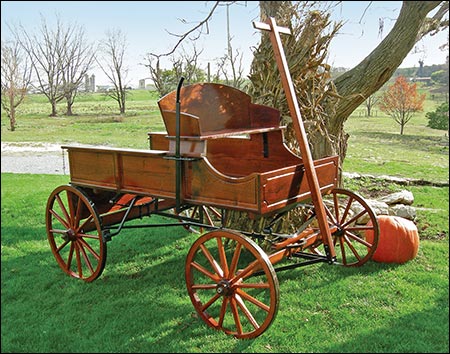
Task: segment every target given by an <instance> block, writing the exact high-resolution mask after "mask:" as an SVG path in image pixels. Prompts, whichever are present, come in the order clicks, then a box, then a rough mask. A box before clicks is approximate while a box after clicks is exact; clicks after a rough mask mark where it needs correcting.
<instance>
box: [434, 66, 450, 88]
mask: <svg viewBox="0 0 450 354" xmlns="http://www.w3.org/2000/svg"><path fill="white" fill-rule="evenodd" d="M431 80H433V82H435V83H437V84H442V85H447V86H448V70H438V71H435V72H434V73H432V74H431Z"/></svg>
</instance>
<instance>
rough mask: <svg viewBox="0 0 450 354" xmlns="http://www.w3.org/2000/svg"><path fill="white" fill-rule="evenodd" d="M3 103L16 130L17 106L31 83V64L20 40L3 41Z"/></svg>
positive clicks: (10, 123)
mask: <svg viewBox="0 0 450 354" xmlns="http://www.w3.org/2000/svg"><path fill="white" fill-rule="evenodd" d="M1 63H2V64H1V65H2V74H1V85H2V92H1V102H2V103H1V104H2V108H3V109H4V111H5V112H6V114H7V115H8V118H9V126H10V129H11V131H14V130H16V108H17V107H18V106H19V105H20V104H21V103H22V102H23V99H24V98H25V96H26V94H27V89H28V86H29V84H30V83H31V72H32V69H31V64H30V62H29V60H28V57H27V55H26V54H25V53H24V52H23V50H22V48H21V46H20V44H19V43H18V42H2V62H1Z"/></svg>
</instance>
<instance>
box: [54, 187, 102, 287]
mask: <svg viewBox="0 0 450 354" xmlns="http://www.w3.org/2000/svg"><path fill="white" fill-rule="evenodd" d="M46 226H47V238H48V242H49V243H50V247H51V250H52V252H53V255H54V256H55V258H56V261H57V262H58V264H59V266H60V267H61V269H62V270H63V271H64V272H66V273H67V274H68V275H70V276H72V277H74V278H79V279H82V280H84V281H87V282H90V281H93V280H95V279H96V278H98V277H99V276H100V274H101V273H102V271H103V268H104V267H105V262H106V242H105V241H104V238H103V234H102V227H101V222H100V218H99V216H98V213H97V211H96V209H95V207H94V205H93V204H92V203H91V202H90V200H89V199H88V197H87V196H86V195H85V194H84V193H83V192H82V191H81V190H79V189H77V188H75V187H72V186H70V185H66V186H59V187H57V188H56V189H55V190H54V191H53V192H52V193H51V194H50V196H49V198H48V201H47V207H46Z"/></svg>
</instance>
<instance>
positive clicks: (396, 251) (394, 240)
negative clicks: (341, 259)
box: [366, 215, 419, 263]
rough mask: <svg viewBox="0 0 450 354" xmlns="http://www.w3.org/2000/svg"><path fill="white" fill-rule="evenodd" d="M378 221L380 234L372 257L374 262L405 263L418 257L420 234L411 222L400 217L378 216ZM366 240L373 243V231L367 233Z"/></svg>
mask: <svg viewBox="0 0 450 354" xmlns="http://www.w3.org/2000/svg"><path fill="white" fill-rule="evenodd" d="M377 221H378V226H379V228H380V234H379V237H378V246H377V248H376V250H375V252H374V254H373V256H372V259H373V260H374V261H376V262H382V263H405V262H407V261H409V260H411V259H414V258H415V257H416V256H417V252H418V251H419V232H418V231H417V227H416V225H415V224H414V223H413V222H412V221H411V220H408V219H405V218H402V217H399V216H392V215H378V216H377ZM369 224H370V222H369ZM366 238H367V241H368V242H372V240H373V231H367V232H366Z"/></svg>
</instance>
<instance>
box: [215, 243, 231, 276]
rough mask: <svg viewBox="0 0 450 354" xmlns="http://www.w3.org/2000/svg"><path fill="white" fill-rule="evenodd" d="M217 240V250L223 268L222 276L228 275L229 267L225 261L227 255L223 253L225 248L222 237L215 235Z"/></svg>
mask: <svg viewBox="0 0 450 354" xmlns="http://www.w3.org/2000/svg"><path fill="white" fill-rule="evenodd" d="M216 240H217V249H218V251H219V258H220V265H221V266H222V269H223V276H224V277H228V275H229V273H230V272H229V269H228V263H227V256H226V254H225V248H224V246H223V242H222V238H221V237H216Z"/></svg>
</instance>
